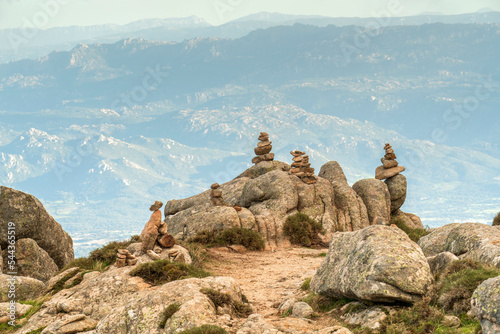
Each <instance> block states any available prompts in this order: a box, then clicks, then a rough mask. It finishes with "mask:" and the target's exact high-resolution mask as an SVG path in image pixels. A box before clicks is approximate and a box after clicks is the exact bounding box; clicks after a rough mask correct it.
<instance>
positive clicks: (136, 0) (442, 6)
mask: <svg viewBox="0 0 500 334" xmlns="http://www.w3.org/2000/svg"><path fill="white" fill-rule="evenodd" d="M398 2H399V8H400V10H401V12H400V13H401V14H400V15H401V16H408V15H415V14H420V13H422V12H440V13H445V14H460V13H471V12H475V11H477V10H479V9H483V8H490V9H493V10H497V11H500V1H499V0H0V29H2V28H11V27H22V26H25V25H26V26H30V25H35V26H37V27H38V28H42V29H46V28H50V27H55V26H69V25H94V24H103V23H118V24H124V23H128V22H131V21H135V20H140V19H144V18H168V17H186V16H191V15H196V16H200V17H203V18H204V19H205V20H207V21H208V22H210V23H212V24H216V25H218V24H222V23H224V22H227V21H230V20H233V19H236V18H238V17H242V16H246V15H249V14H252V13H258V12H262V11H267V12H280V13H287V14H307V15H324V16H332V17H341V16H344V17H345V16H361V17H367V16H380V15H378V13H381V11H384V10H387V9H390V8H397V7H398ZM395 3H396V4H395Z"/></svg>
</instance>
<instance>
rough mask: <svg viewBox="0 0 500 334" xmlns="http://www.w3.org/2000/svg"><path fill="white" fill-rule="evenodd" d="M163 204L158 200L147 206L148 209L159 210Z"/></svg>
mask: <svg viewBox="0 0 500 334" xmlns="http://www.w3.org/2000/svg"><path fill="white" fill-rule="evenodd" d="M162 206H163V203H162V202H160V201H156V202H155V204H153V205H151V207H150V208H149V211H156V210H160V208H161V207H162Z"/></svg>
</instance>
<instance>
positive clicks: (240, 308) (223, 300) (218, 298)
mask: <svg viewBox="0 0 500 334" xmlns="http://www.w3.org/2000/svg"><path fill="white" fill-rule="evenodd" d="M200 292H201V293H204V294H205V295H207V297H208V298H210V300H211V301H212V302H213V303H214V305H215V306H216V307H222V306H224V305H227V306H229V307H231V308H232V309H233V310H234V312H235V314H236V315H237V316H238V317H240V318H244V317H248V316H249V315H250V314H252V308H251V307H250V305H248V304H247V303H246V302H244V303H242V302H239V301H237V300H234V299H233V298H232V297H231V295H230V294H228V293H222V292H219V291H217V290H214V289H201V290H200ZM242 299H243V298H242ZM245 299H246V297H245Z"/></svg>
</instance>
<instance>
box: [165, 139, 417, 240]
mask: <svg viewBox="0 0 500 334" xmlns="http://www.w3.org/2000/svg"><path fill="white" fill-rule="evenodd" d="M268 139H269V137H268V134H267V133H261V136H260V137H259V140H266V141H265V142H264V143H265V145H266V146H258V147H257V148H256V153H262V154H270V151H271V148H272V146H271V145H270V144H269V143H270V142H269V141H267V140H268ZM259 144H260V143H259ZM387 145H388V146H387ZM387 145H386V148H387V150H386V152H390V153H386V156H385V157H384V158H382V160H383V162H384V166H385V165H386V163H385V159H387V158H391V159H393V156H394V158H395V155H394V151H393V150H392V148H391V147H390V145H389V144H387ZM261 147H264V148H267V149H266V150H265V151H259V148H261ZM290 153H291V154H292V156H294V158H293V160H294V162H293V163H292V165H288V164H287V163H284V162H281V161H272V160H271V161H268V160H263V161H261V159H260V158H259V159H256V158H254V159H253V162H254V163H256V164H255V165H254V166H252V167H251V168H249V169H247V170H246V171H244V172H243V173H242V174H241V175H239V176H238V177H236V178H235V179H233V180H232V181H229V182H227V183H224V184H222V185H220V188H219V189H220V192H221V197H222V198H224V199H225V202H226V203H227V205H224V206H219V205H213V203H211V202H210V192H211V191H210V190H207V191H205V192H203V193H201V194H198V195H195V196H193V197H189V198H186V199H182V200H171V201H169V202H168V203H167V204H166V206H165V211H164V212H165V222H166V223H167V225H168V230H169V231H170V233H171V234H173V235H174V237H175V238H176V239H185V240H187V239H189V238H190V237H193V236H195V235H196V234H197V233H200V232H202V231H206V230H222V229H227V228H230V227H235V226H236V227H243V228H245V229H250V230H254V231H256V232H258V233H260V234H261V235H262V236H263V237H264V239H265V240H266V243H267V248H268V249H275V248H278V247H289V246H290V243H289V242H288V239H287V238H286V237H285V236H284V233H283V226H284V224H285V221H286V219H287V217H289V216H292V215H294V214H296V213H298V212H300V213H303V214H306V215H308V216H309V217H311V218H312V219H314V220H316V221H318V222H320V223H321V225H322V226H323V228H324V230H325V233H324V235H323V236H322V238H323V239H324V241H326V242H328V241H329V240H330V238H331V236H332V235H333V234H334V233H335V232H345V231H356V230H359V229H363V228H365V227H368V226H371V225H390V224H391V220H393V219H400V220H403V221H404V222H405V223H406V225H408V226H411V227H413V228H423V226H422V222H421V221H420V219H419V218H418V217H417V216H415V215H413V214H406V213H404V212H402V211H401V210H400V208H401V206H402V205H403V204H404V201H405V199H406V192H407V184H406V178H405V177H404V176H403V175H401V174H400V172H402V171H404V167H401V166H397V162H396V166H394V165H393V164H391V165H390V166H391V167H390V168H389V169H384V172H383V173H382V174H381V173H380V171H379V168H382V169H383V168H384V166H381V167H379V168H377V171H376V173H377V178H381V179H385V182H383V181H382V180H379V179H376V178H373V179H366V180H361V181H358V182H357V183H355V184H354V185H353V187H350V186H349V185H348V183H347V179H346V177H345V175H344V172H343V170H342V167H341V166H340V165H339V164H338V163H337V162H335V161H331V162H328V163H326V164H325V165H323V166H322V167H321V170H320V172H319V174H318V175H314V168H310V167H309V166H310V163H309V157H308V156H307V155H304V154H305V153H304V152H301V151H292V152H290ZM392 161H395V160H392ZM234 207H237V208H238V210H235V209H234Z"/></svg>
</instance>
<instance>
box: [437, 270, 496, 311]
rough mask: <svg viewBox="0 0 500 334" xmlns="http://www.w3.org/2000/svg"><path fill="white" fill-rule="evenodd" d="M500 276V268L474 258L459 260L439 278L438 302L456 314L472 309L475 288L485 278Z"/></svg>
mask: <svg viewBox="0 0 500 334" xmlns="http://www.w3.org/2000/svg"><path fill="white" fill-rule="evenodd" d="M497 276H500V269H498V268H495V267H490V266H487V265H484V264H481V263H479V262H476V261H473V260H458V261H455V262H453V263H452V264H450V265H449V266H448V267H447V268H446V269H445V270H444V272H443V273H442V274H441V275H440V277H439V280H438V296H437V302H438V304H439V305H441V306H442V307H443V308H444V309H445V310H446V311H452V312H453V313H455V314H461V313H466V312H467V311H469V310H470V299H471V297H472V294H473V292H474V290H476V288H477V287H478V286H479V285H480V284H481V283H482V282H483V281H485V280H487V279H489V278H492V277H497Z"/></svg>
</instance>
